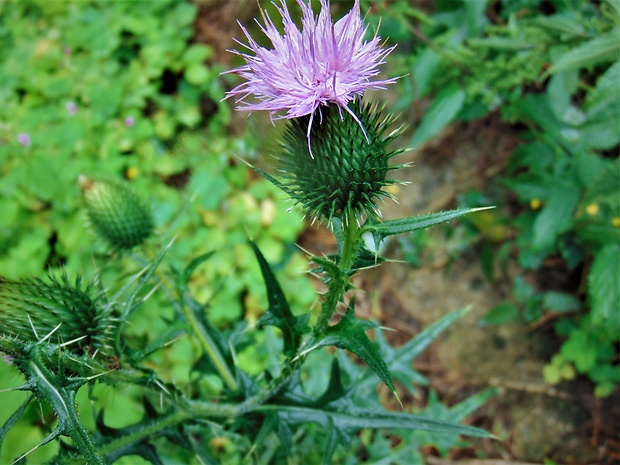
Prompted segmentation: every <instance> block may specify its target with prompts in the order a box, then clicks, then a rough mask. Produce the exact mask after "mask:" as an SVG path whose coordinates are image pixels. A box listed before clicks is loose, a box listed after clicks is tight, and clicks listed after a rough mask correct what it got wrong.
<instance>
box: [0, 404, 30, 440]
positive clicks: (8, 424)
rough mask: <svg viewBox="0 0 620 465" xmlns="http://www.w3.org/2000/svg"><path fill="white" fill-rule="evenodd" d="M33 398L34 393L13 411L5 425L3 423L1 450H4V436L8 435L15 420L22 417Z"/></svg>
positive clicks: (0, 438) (0, 428) (0, 430)
mask: <svg viewBox="0 0 620 465" xmlns="http://www.w3.org/2000/svg"><path fill="white" fill-rule="evenodd" d="M33 398H34V396H33V395H31V396H29V397H28V398H27V399H26V400H25V401H24V403H23V404H21V405H20V406H19V408H18V409H17V410H15V412H13V414H12V415H11V416H10V417H9V419H8V420H7V421H6V422H5V423H4V425H2V427H0V450H2V442H3V441H4V437H5V436H6V433H7V432H8V431H9V429H11V427H12V426H13V425H14V424H15V422H17V420H18V419H19V417H21V415H22V413H24V410H26V407H27V406H28V404H30V401H31V400H32V399H33Z"/></svg>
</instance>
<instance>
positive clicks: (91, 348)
mask: <svg viewBox="0 0 620 465" xmlns="http://www.w3.org/2000/svg"><path fill="white" fill-rule="evenodd" d="M92 293H93V284H92V283H91V284H89V285H87V286H86V287H85V289H82V282H81V278H80V277H78V278H77V279H76V281H75V284H71V283H70V282H69V279H68V277H67V276H66V275H62V276H61V278H60V279H57V278H55V277H52V276H50V277H49V282H46V281H43V280H41V279H38V278H34V279H22V280H10V279H6V278H2V277H0V332H1V333H2V334H3V335H7V336H11V337H15V338H17V339H19V340H21V341H25V342H38V341H41V340H43V339H45V338H46V337H47V336H48V335H49V334H50V333H52V335H51V336H49V338H48V339H46V340H47V341H49V342H53V343H57V342H58V343H65V342H69V341H75V342H74V343H72V344H69V345H68V346H67V348H68V350H71V351H73V352H76V353H84V352H89V353H91V354H92V353H94V352H97V351H101V352H103V353H106V351H108V350H109V348H110V344H111V338H112V332H113V329H114V321H115V320H114V319H113V318H112V315H111V311H110V308H109V307H108V306H106V305H102V304H101V303H100V299H99V298H98V297H92V296H91V294H92ZM59 325H60V326H59Z"/></svg>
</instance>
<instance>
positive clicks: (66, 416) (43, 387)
mask: <svg viewBox="0 0 620 465" xmlns="http://www.w3.org/2000/svg"><path fill="white" fill-rule="evenodd" d="M28 371H29V374H30V376H31V377H32V378H33V380H34V382H35V384H36V386H37V395H38V396H39V397H41V398H43V399H45V400H46V401H48V402H49V403H50V404H51V405H52V407H53V408H54V411H55V412H56V415H58V420H59V428H61V431H62V434H67V435H68V436H70V437H71V439H73V442H74V444H75V446H76V447H77V448H78V450H79V451H80V453H81V454H82V456H83V457H84V458H85V459H86V463H87V464H88V465H105V461H104V459H103V457H102V456H101V455H100V454H99V452H98V451H97V448H96V447H95V444H94V443H93V441H92V439H91V438H90V436H89V434H88V432H87V431H86V429H85V428H84V426H82V423H80V418H79V414H78V412H77V409H76V407H75V390H73V389H65V388H63V387H62V380H61V379H60V378H59V377H60V376H62V375H60V374H59V375H58V376H56V375H54V374H53V373H52V372H51V371H49V370H48V368H47V367H46V366H45V364H44V363H43V361H42V360H41V355H40V353H39V351H38V349H37V348H35V349H34V350H33V351H32V356H31V359H30V362H29V363H28Z"/></svg>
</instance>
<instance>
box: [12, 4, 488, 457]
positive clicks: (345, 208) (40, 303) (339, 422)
mask: <svg viewBox="0 0 620 465" xmlns="http://www.w3.org/2000/svg"><path fill="white" fill-rule="evenodd" d="M297 5H298V6H299V7H300V8H301V11H302V28H301V29H298V27H297V26H296V25H295V23H294V22H293V20H292V17H291V15H290V13H289V10H288V7H287V5H286V3H284V1H282V2H281V3H280V4H279V5H278V11H279V13H280V14H281V16H282V20H283V29H284V34H283V35H282V34H280V32H278V29H277V28H276V26H275V25H274V23H273V22H272V20H271V19H270V18H269V16H268V15H267V14H266V13H263V18H264V22H265V24H264V25H263V26H261V27H262V30H263V32H264V33H265V34H266V35H267V37H268V38H269V39H270V40H271V42H272V45H273V48H272V49H267V48H263V47H261V46H259V45H258V44H257V42H256V41H255V40H254V39H253V38H252V37H251V36H250V34H249V33H248V31H247V30H246V29H245V28H243V26H242V29H243V31H244V33H245V35H246V38H247V40H248V45H247V48H248V50H249V52H251V53H240V52H236V53H238V54H239V55H241V57H243V58H244V59H245V61H246V64H245V65H243V66H241V67H239V68H236V69H233V70H232V71H231V72H230V73H232V74H237V75H239V76H241V77H242V78H243V79H245V82H244V83H242V84H240V85H238V86H237V87H235V88H234V89H232V90H231V91H230V92H229V94H228V96H229V97H237V98H238V105H239V107H240V109H241V110H245V111H258V110H267V111H269V112H271V115H272V118H274V119H278V118H284V119H286V120H287V122H286V124H287V128H286V132H285V134H284V137H283V140H282V141H281V145H280V148H279V152H278V153H277V154H275V157H276V159H277V164H278V174H277V176H274V175H271V174H268V173H267V172H265V171H262V170H258V171H259V173H261V174H262V175H263V176H264V177H265V178H266V179H267V180H269V181H270V182H272V183H273V184H275V185H276V186H278V187H279V188H281V189H282V190H283V191H284V192H285V193H286V194H288V195H289V196H290V197H291V198H292V201H293V202H295V203H297V204H299V205H300V206H301V207H302V208H303V209H304V211H305V212H306V214H307V216H308V217H309V218H310V219H312V221H316V222H324V223H325V224H326V225H327V226H328V227H329V228H330V230H331V231H332V232H333V234H334V235H335V238H336V241H337V244H338V250H337V251H336V252H335V253H333V254H330V255H327V256H321V257H319V256H312V257H310V261H311V262H312V272H313V273H314V274H316V275H317V276H319V277H320V278H321V279H322V280H323V282H324V283H325V286H326V288H327V291H326V292H325V293H324V294H323V295H322V296H321V297H320V306H319V308H320V310H319V311H318V312H315V311H314V310H313V309H303V311H302V312H299V311H297V310H295V309H292V308H291V306H290V305H289V301H288V300H287V297H286V295H285V293H284V291H283V289H282V287H281V286H280V283H279V282H278V279H277V277H276V274H275V273H274V271H273V270H272V268H271V267H270V265H269V263H268V262H267V260H266V259H265V257H264V256H263V254H262V253H261V251H260V250H259V248H258V246H257V245H256V244H255V243H253V242H251V241H248V246H249V247H251V248H252V250H253V252H254V255H255V257H256V259H257V261H258V264H259V267H260V271H261V274H262V278H263V280H264V283H265V287H266V291H267V303H268V306H267V308H266V309H265V312H264V315H263V316H262V317H261V318H260V319H259V320H258V323H257V325H256V327H255V328H247V327H245V326H244V325H243V323H242V322H240V323H239V325H238V326H237V327H236V328H235V329H234V330H233V331H223V330H221V329H219V328H216V327H215V326H214V325H213V324H212V323H211V322H210V321H209V318H208V312H209V308H210V304H209V302H199V301H198V300H196V299H195V298H194V297H193V295H192V293H191V292H190V290H189V283H190V281H191V279H192V276H193V274H194V272H195V270H196V269H197V268H198V266H200V265H202V264H206V263H208V261H209V259H210V258H211V257H212V256H213V255H214V254H216V253H217V252H216V251H210V250H207V251H205V253H204V254H203V255H200V256H199V257H197V258H195V259H194V260H192V261H191V262H190V263H189V264H188V265H187V266H186V267H185V268H184V269H182V270H177V269H171V271H166V270H164V268H165V267H162V266H160V265H161V264H162V263H164V262H165V259H166V254H167V253H169V252H171V251H172V250H173V244H172V242H171V243H169V244H168V245H166V246H165V247H163V249H161V250H157V249H155V247H157V246H156V245H155V244H153V243H150V244H149V243H148V241H146V242H145V240H146V239H147V238H148V237H150V236H151V235H154V234H155V230H156V228H155V225H154V221H153V219H152V216H151V213H150V210H149V209H148V208H147V207H146V203H145V202H144V201H143V200H142V199H141V198H140V197H139V196H137V195H136V194H135V193H134V192H133V191H132V190H131V189H130V188H129V187H127V186H125V185H123V184H116V183H111V182H104V181H98V180H93V179H87V178H83V179H81V180H80V185H81V188H82V194H83V198H84V208H85V211H86V213H87V216H88V219H89V222H90V224H91V226H92V229H93V231H94V232H95V234H96V235H97V236H98V237H100V238H102V239H103V240H105V241H106V242H107V243H108V244H109V245H111V246H112V247H113V248H114V250H122V251H125V252H126V253H124V254H115V255H114V257H116V259H117V260H121V261H128V262H130V263H131V262H133V263H135V264H138V265H139V266H140V269H139V270H138V271H136V272H135V273H134V274H133V275H132V276H130V277H129V278H128V280H127V282H125V283H124V284H122V285H120V286H117V288H115V290H114V291H112V290H111V288H110V289H106V288H105V287H104V286H101V285H99V286H95V285H89V286H87V287H86V288H85V289H84V290H82V288H81V285H80V278H78V279H77V280H76V282H75V285H72V284H71V282H70V281H69V279H68V278H66V277H62V278H61V279H55V278H50V279H49V280H48V281H44V280H38V279H30V280H23V281H13V280H8V279H4V278H0V324H1V330H2V333H1V335H0V351H3V352H5V353H7V354H8V355H10V357H11V359H12V361H13V363H14V364H15V365H16V366H17V367H18V368H19V370H20V371H21V372H22V373H23V375H24V376H25V378H26V381H25V383H24V384H22V385H21V386H18V387H17V388H16V389H20V390H25V391H30V392H31V393H32V397H31V398H29V399H28V401H27V402H26V403H25V404H24V405H22V406H21V407H19V408H18V409H17V410H16V412H15V413H14V414H13V415H12V416H11V417H10V418H9V420H8V421H7V422H6V423H5V425H4V426H2V427H1V428H0V445H1V441H2V439H3V438H4V436H5V434H6V432H7V430H8V429H9V428H10V427H11V426H12V425H13V424H14V423H15V422H16V421H17V418H19V416H20V415H21V414H22V413H23V412H24V409H26V407H27V404H28V402H30V401H31V399H32V398H37V399H38V400H40V401H43V402H47V403H48V404H50V405H51V406H52V408H53V409H54V411H55V412H56V415H57V417H58V419H59V421H58V424H57V425H56V426H55V427H54V429H52V430H51V431H50V432H49V435H48V436H47V438H46V439H45V441H44V443H47V442H49V441H51V440H56V439H58V440H61V442H62V447H61V449H60V452H59V453H58V456H57V457H56V458H55V459H54V463H83V462H84V461H86V463H89V464H103V463H113V462H114V461H116V460H117V459H118V458H120V457H122V456H124V455H140V456H142V457H143V458H145V459H146V460H148V461H150V462H152V463H155V464H158V463H166V461H165V459H166V457H167V455H166V454H167V451H166V447H162V440H164V439H165V440H166V441H167V442H168V443H169V444H173V445H175V447H180V448H182V449H184V450H186V451H187V452H186V455H185V457H186V458H187V462H188V463H190V462H191V463H218V462H220V459H221V460H225V458H221V457H218V454H217V450H216V448H214V447H210V446H209V444H212V442H211V440H212V439H214V438H215V437H216V435H218V434H220V435H224V436H225V437H228V438H232V439H233V440H234V442H235V444H236V445H237V447H238V448H239V449H240V450H242V451H243V453H242V455H243V456H245V459H244V460H245V462H244V463H288V462H289V460H290V459H291V457H293V456H295V455H296V454H297V455H300V454H301V455H302V458H301V461H302V462H304V463H324V464H329V463H332V460H333V457H334V454H338V453H340V454H345V456H346V450H347V449H346V448H347V447H348V445H349V444H350V443H351V441H353V440H354V438H355V434H354V433H356V432H357V431H359V430H360V429H364V428H373V429H377V428H387V429H398V430H400V431H402V430H412V431H416V430H425V431H431V432H436V433H442V434H446V433H450V434H466V435H471V436H481V437H486V436H488V434H487V433H486V432H485V431H482V430H479V429H477V428H472V427H469V426H465V425H459V424H456V423H454V422H445V421H441V420H439V419H433V418H428V417H425V416H420V415H416V414H413V413H407V412H392V411H388V410H386V409H385V407H384V406H383V405H382V403H381V402H380V399H379V397H378V396H377V389H376V388H377V385H378V384H379V383H383V384H385V385H386V386H387V387H388V388H389V390H390V391H391V393H392V394H393V395H395V396H396V393H397V390H396V385H395V380H397V381H399V382H400V383H401V384H402V385H403V387H404V389H406V390H408V391H410V392H413V390H414V386H413V383H412V380H414V379H417V380H420V379H423V378H422V377H421V375H419V374H418V373H416V372H415V371H413V369H412V367H411V361H412V359H413V358H415V357H416V356H417V355H418V354H419V353H420V352H421V351H422V350H423V349H424V348H425V347H426V346H427V345H428V344H429V343H430V341H432V339H433V338H434V337H436V336H437V335H438V334H439V333H440V332H441V331H443V330H444V329H445V328H446V327H447V326H448V325H449V324H450V323H451V322H452V321H454V320H455V319H456V318H458V317H459V316H461V315H462V314H463V313H464V312H465V311H466V310H460V311H457V312H453V313H451V314H449V315H447V316H446V317H444V318H442V319H441V320H440V321H438V322H437V323H435V324H434V325H432V326H431V327H430V328H428V329H427V330H425V331H424V332H423V333H421V334H420V335H418V336H417V337H416V338H415V339H413V340H412V341H410V342H409V343H407V344H405V345H403V346H402V347H400V348H399V349H394V348H392V347H390V346H389V344H388V343H387V342H386V341H385V339H384V338H383V335H382V331H381V328H380V327H379V326H378V324H377V323H375V322H371V321H366V320H363V319H361V318H358V316H356V313H355V302H354V299H353V298H350V297H349V291H350V290H351V289H353V288H354V286H353V284H352V282H351V277H352V276H353V275H354V274H355V273H357V272H358V271H360V270H362V269H363V268H367V267H369V266H375V265H378V264H379V263H381V262H382V261H383V259H382V258H381V257H379V256H378V255H377V253H376V252H374V251H371V250H370V249H369V248H368V247H367V246H366V242H365V241H364V240H363V236H368V237H370V238H372V240H374V242H375V243H376V244H379V243H381V241H383V240H384V239H385V238H386V237H388V236H392V235H395V234H401V233H407V232H411V231H415V230H417V229H421V228H428V227H430V226H433V225H435V224H438V223H441V222H444V221H448V220H451V219H454V218H457V217H459V216H461V215H464V214H466V213H468V212H471V211H473V210H472V209H459V210H453V211H447V212H440V213H431V214H428V215H424V216H418V217H411V218H402V219H396V220H383V219H382V217H381V214H380V209H379V201H380V200H381V199H383V198H389V197H390V195H389V194H388V193H387V192H386V191H385V190H384V188H385V187H386V186H389V185H390V184H393V183H394V182H396V181H394V180H393V179H391V178H390V177H389V173H390V172H391V170H394V169H397V168H398V167H399V166H398V165H395V164H393V163H392V161H391V159H392V158H393V157H394V156H395V155H396V154H397V153H399V151H398V150H394V149H392V148H391V143H392V142H393V141H394V140H395V138H396V137H397V136H398V134H399V131H398V130H396V131H392V132H390V127H391V126H392V123H393V122H394V118H393V117H392V116H390V115H385V114H383V112H382V111H381V110H380V109H379V107H378V106H377V105H376V104H372V103H367V102H365V101H364V92H365V91H366V90H367V89H378V88H383V87H384V86H385V85H387V84H390V83H392V82H394V80H395V79H384V80H381V79H378V78H377V77H378V73H379V67H380V65H381V64H382V63H383V61H384V59H385V58H386V56H387V55H388V54H389V53H390V51H391V49H390V48H387V49H385V48H382V46H381V40H380V38H379V37H378V36H377V35H376V34H374V35H372V36H371V38H370V39H366V38H365V37H366V35H367V33H368V30H367V28H366V27H365V26H364V24H363V21H362V19H361V13H360V8H359V3H358V1H356V2H355V4H354V6H353V9H352V10H351V12H349V13H348V14H347V15H345V16H344V17H343V18H342V19H340V20H339V21H337V22H335V23H334V22H333V21H332V18H331V14H330V5H329V2H328V1H327V0H321V2H320V6H321V10H320V13H319V14H318V16H316V17H315V13H314V12H313V11H312V9H311V6H310V3H304V2H303V1H301V0H298V2H297ZM248 99H254V101H253V102H248V101H247V100H248ZM138 245H143V246H144V247H140V248H137V246H138ZM149 247H150V248H149ZM95 287H97V291H96V292H95V291H94V290H95ZM159 291H161V292H160V293H161V294H162V295H163V298H164V299H165V302H166V304H165V305H167V306H168V307H170V308H172V309H173V310H174V312H175V315H176V318H175V320H174V321H169V322H168V324H167V329H166V330H165V331H163V332H162V334H160V335H159V337H157V338H155V339H154V340H151V341H148V342H147V343H146V345H140V346H136V345H135V341H134V340H132V339H131V338H129V337H127V334H128V333H127V328H128V327H129V326H130V323H131V320H132V317H133V315H134V314H135V312H136V310H137V309H139V308H140V307H141V306H142V305H144V304H145V302H146V301H147V300H148V299H149V297H150V296H151V295H152V294H153V293H155V292H159ZM317 313H318V314H317ZM336 314H339V319H338V320H337V321H335V322H332V320H333V319H334V316H335V315H336ZM268 326H273V327H276V328H278V329H279V333H280V334H281V338H282V344H281V354H280V356H279V357H276V359H277V360H278V361H279V364H280V365H279V366H277V367H271V368H269V369H268V370H267V371H266V372H265V373H264V374H262V375H259V376H256V375H250V374H248V373H247V372H245V371H244V370H243V369H242V368H241V367H240V365H239V363H238V359H237V353H238V351H239V350H240V348H241V347H243V346H244V345H247V344H248V341H250V342H251V341H252V339H251V335H252V334H253V333H256V332H259V331H265V330H266V329H265V327H268ZM369 331H372V332H373V333H374V336H375V340H372V339H371V338H370V337H369ZM270 334H272V335H273V334H274V333H270ZM180 337H190V338H192V340H193V341H195V343H196V344H197V346H199V347H200V349H201V352H202V355H201V357H200V359H198V360H196V361H195V363H194V367H195V371H196V372H197V373H198V375H199V376H198V380H197V381H196V382H195V383H193V382H191V383H190V385H183V384H181V383H174V382H170V381H164V380H163V379H161V378H160V375H159V373H158V371H157V367H153V364H152V363H150V364H148V368H147V361H148V360H149V358H148V357H149V356H150V355H151V354H154V353H157V352H160V351H162V352H164V351H166V350H167V348H168V347H169V346H173V345H174V344H175V343H176V341H177V340H178V339H179V338H180ZM329 346H332V347H336V348H338V349H343V351H340V352H338V355H336V356H329V355H328V354H327V353H326V352H324V351H322V350H321V348H324V347H329ZM346 353H352V354H355V355H356V356H358V357H359V358H360V359H361V360H362V361H363V362H365V364H366V366H367V368H361V367H359V366H357V365H356V364H354V363H352V362H351V360H350V359H349V358H348V357H347V356H346V355H345V354H346ZM313 356H317V357H319V358H320V357H321V356H327V357H330V363H328V364H327V365H325V366H323V367H322V368H323V369H324V371H325V376H324V378H326V379H327V380H328V381H327V385H326V386H323V391H322V393H321V394H319V395H310V394H309V393H307V391H305V390H304V386H305V385H306V384H307V381H302V380H303V379H304V378H307V376H305V375H304V376H302V374H304V373H307V371H306V370H308V368H309V365H312V364H313V363H316V362H312V361H311V357H313ZM312 360H314V359H312ZM207 377H215V378H217V379H219V381H220V384H221V387H220V388H219V389H218V390H217V392H216V393H213V392H205V391H204V389H202V388H201V384H200V381H201V380H203V379H206V378H207ZM95 383H99V384H101V383H104V384H107V385H109V386H111V387H112V388H113V389H123V387H124V386H127V385H133V386H137V387H139V388H140V389H141V390H142V392H143V397H144V399H145V400H144V405H145V406H144V417H143V419H142V420H140V421H138V422H136V423H135V424H133V425H130V426H127V427H125V428H116V429H115V428H112V427H110V426H108V425H106V424H105V422H104V420H103V418H104V417H103V414H102V413H101V412H99V414H98V415H96V417H97V418H98V420H97V422H96V425H95V428H96V431H95V432H91V431H87V429H86V428H85V427H84V425H82V423H81V421H80V417H79V415H78V413H79V412H78V409H77V407H76V403H75V396H76V393H77V392H78V390H79V389H81V388H82V387H83V386H86V385H89V386H91V387H92V385H94V384H95ZM489 395H490V393H489V392H483V393H481V394H479V395H477V396H475V397H474V398H472V399H470V400H469V407H467V408H475V407H476V406H477V405H480V404H481V403H482V402H484V400H485V399H486V398H487V397H488V396H489ZM155 400H156V401H157V402H155ZM155 404H157V405H158V406H157V407H155ZM464 409H465V407H464ZM463 411H466V410H463ZM309 423H315V424H317V425H319V426H320V428H321V431H320V434H318V435H316V436H314V444H315V446H314V447H313V449H314V450H313V451H308V450H307V449H306V455H303V453H302V452H299V443H300V438H301V436H302V435H303V433H304V430H305V429H306V428H307V425H308V424H309ZM299 432H301V433H302V434H301V435H300V434H299ZM62 436H69V437H71V439H72V442H71V443H69V442H66V441H65V440H63V439H62ZM317 451H319V452H318V453H317ZM343 451H344V452H343ZM390 461H393V462H395V463H400V462H398V461H397V460H390Z"/></svg>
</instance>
